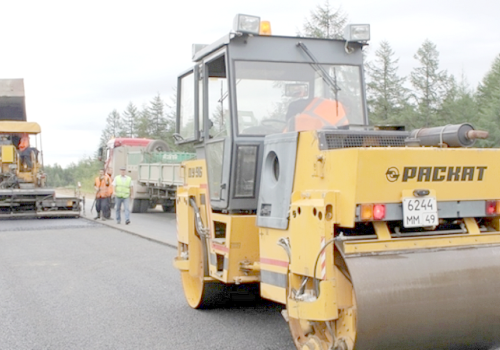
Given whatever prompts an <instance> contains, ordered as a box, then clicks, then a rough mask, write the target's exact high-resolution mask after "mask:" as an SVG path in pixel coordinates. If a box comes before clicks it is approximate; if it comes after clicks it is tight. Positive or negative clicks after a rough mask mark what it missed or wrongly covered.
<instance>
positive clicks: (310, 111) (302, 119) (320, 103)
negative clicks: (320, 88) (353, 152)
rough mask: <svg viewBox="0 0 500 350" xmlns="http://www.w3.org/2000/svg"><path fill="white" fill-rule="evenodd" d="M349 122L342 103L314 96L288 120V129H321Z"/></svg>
mask: <svg viewBox="0 0 500 350" xmlns="http://www.w3.org/2000/svg"><path fill="white" fill-rule="evenodd" d="M347 124H349V121H348V120H347V117H346V113H345V109H344V106H343V105H342V103H340V102H338V101H334V100H329V99H326V98H318V97H316V98H314V99H313V100H312V101H311V103H309V104H308V105H307V107H306V108H305V109H304V111H302V113H301V114H299V115H297V116H296V117H292V118H290V120H289V121H288V127H287V129H288V130H287V131H305V130H319V129H321V128H322V127H324V126H343V125H347Z"/></svg>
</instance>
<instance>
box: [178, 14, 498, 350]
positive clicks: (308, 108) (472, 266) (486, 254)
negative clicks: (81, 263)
mask: <svg viewBox="0 0 500 350" xmlns="http://www.w3.org/2000/svg"><path fill="white" fill-rule="evenodd" d="M234 24H235V27H234V28H233V30H232V31H231V32H230V33H229V34H228V35H227V36H224V37H223V38H221V39H220V40H218V41H216V42H215V43H213V44H211V45H194V46H193V62H194V64H193V65H192V67H191V68H190V69H188V70H187V71H185V72H184V73H182V74H181V75H180V76H179V78H178V88H177V120H176V132H177V135H176V138H177V142H178V143H179V144H183V143H192V144H193V145H194V147H195V149H196V155H197V158H196V159H194V160H190V161H186V162H184V163H183V167H184V177H183V178H184V184H183V186H180V187H179V188H178V191H177V199H176V201H177V202H176V205H177V213H176V217H177V240H178V247H177V256H176V258H175V260H174V262H173V263H174V266H175V267H176V268H177V269H178V270H179V272H180V277H181V281H182V287H183V292H184V295H185V298H186V300H187V303H188V304H189V306H191V307H192V308H195V309H202V308H211V307H217V306H219V305H224V303H225V301H226V300H227V298H231V296H233V295H242V294H243V293H244V292H246V291H248V293H250V292H251V291H252V290H254V289H256V287H257V289H258V291H259V293H260V297H262V298H264V299H268V300H271V301H274V302H276V303H280V304H282V305H283V306H284V309H283V311H282V314H283V317H284V319H285V321H286V322H288V325H289V329H290V332H291V336H292V339H293V342H294V344H295V346H296V348H297V349H302V350H306V349H308V350H311V349H316V350H327V349H335V350H352V349H356V350H366V349H371V350H373V349H383V350H387V349H405V350H409V349H430V348H432V349H475V350H477V349H492V348H493V347H495V346H498V345H499V344H500V318H499V316H500V293H499V290H500V201H499V200H500V186H498V181H499V180H500V150H499V149H486V148H474V144H475V142H476V139H480V138H485V137H487V132H486V131H480V130H476V129H474V127H473V126H472V124H469V123H464V124H459V125H447V126H443V127H432V128H423V129H418V130H413V131H405V130H400V129H401V128H396V127H391V126H378V127H374V126H370V125H369V122H368V113H367V104H366V92H365V79H364V75H363V52H362V50H363V48H364V47H365V46H366V45H367V43H368V40H369V39H370V31H369V25H349V26H347V28H346V30H345V38H344V39H343V40H340V39H319V38H305V37H286V36H272V35H269V33H267V34H266V33H265V31H260V30H259V28H260V27H263V28H265V27H266V23H265V22H262V21H260V18H258V17H253V16H246V15H238V16H237V17H236V18H235V21H234ZM267 27H269V25H268V24H267ZM249 295H250V294H249ZM228 305H232V304H228Z"/></svg>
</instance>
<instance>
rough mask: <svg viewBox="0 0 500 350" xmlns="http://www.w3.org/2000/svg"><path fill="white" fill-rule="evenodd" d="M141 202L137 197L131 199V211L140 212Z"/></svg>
mask: <svg viewBox="0 0 500 350" xmlns="http://www.w3.org/2000/svg"><path fill="white" fill-rule="evenodd" d="M141 203H142V200H140V199H137V198H134V199H132V205H131V208H132V210H131V211H132V213H140V212H141Z"/></svg>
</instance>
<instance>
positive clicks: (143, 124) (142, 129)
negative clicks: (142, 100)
mask: <svg viewBox="0 0 500 350" xmlns="http://www.w3.org/2000/svg"><path fill="white" fill-rule="evenodd" d="M151 125H152V121H151V115H150V113H149V109H148V107H147V106H146V105H143V106H142V109H141V111H140V112H139V119H138V120H137V137H145V138H151V132H152V126H151Z"/></svg>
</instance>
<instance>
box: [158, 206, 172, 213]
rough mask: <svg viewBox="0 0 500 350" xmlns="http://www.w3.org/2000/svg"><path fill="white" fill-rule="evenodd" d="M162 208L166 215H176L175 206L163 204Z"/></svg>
mask: <svg viewBox="0 0 500 350" xmlns="http://www.w3.org/2000/svg"><path fill="white" fill-rule="evenodd" d="M161 207H162V209H163V212H164V213H175V204H172V205H166V204H162V206H161Z"/></svg>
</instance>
